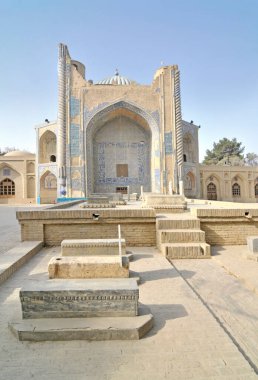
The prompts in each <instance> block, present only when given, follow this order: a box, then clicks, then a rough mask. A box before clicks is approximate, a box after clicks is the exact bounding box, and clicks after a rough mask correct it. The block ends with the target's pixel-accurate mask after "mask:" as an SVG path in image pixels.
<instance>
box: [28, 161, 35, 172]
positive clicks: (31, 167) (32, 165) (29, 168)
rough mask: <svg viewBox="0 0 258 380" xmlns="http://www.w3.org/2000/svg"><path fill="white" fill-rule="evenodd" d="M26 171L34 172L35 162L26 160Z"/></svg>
mask: <svg viewBox="0 0 258 380" xmlns="http://www.w3.org/2000/svg"><path fill="white" fill-rule="evenodd" d="M27 173H35V164H34V162H32V161H29V162H27Z"/></svg>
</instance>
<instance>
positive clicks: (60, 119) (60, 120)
mask: <svg viewBox="0 0 258 380" xmlns="http://www.w3.org/2000/svg"><path fill="white" fill-rule="evenodd" d="M67 51H68V50H67V46H66V45H63V44H59V49H58V115H57V125H58V136H57V164H58V177H59V179H58V189H57V197H58V198H60V197H65V195H66V192H67V189H66V57H67Z"/></svg>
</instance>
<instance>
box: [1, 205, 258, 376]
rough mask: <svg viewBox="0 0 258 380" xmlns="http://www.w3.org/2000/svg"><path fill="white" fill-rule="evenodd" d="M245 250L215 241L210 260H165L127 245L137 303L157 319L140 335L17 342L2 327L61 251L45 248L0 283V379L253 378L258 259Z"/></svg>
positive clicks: (256, 351) (257, 354) (18, 311)
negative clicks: (137, 289) (125, 338)
mask: <svg viewBox="0 0 258 380" xmlns="http://www.w3.org/2000/svg"><path fill="white" fill-rule="evenodd" d="M1 211H2V209H1V208H0V219H1V216H2V215H3V214H1ZM5 215H6V214H5ZM1 223H2V224H0V226H2V225H4V223H3V222H1ZM11 224H12V223H10V224H9V233H10V235H9V236H12V235H11V232H10V231H11V230H12V228H11ZM15 228H16V227H15ZM5 231H7V233H8V228H7V229H6V230H5ZM12 231H13V232H14V230H12ZM14 236H16V235H14ZM245 249H246V247H240V246H238V247H214V248H213V250H212V251H213V256H212V259H211V260H208V259H207V260H175V261H173V262H172V263H169V262H168V261H167V260H166V259H165V258H164V257H163V256H161V255H160V254H159V252H158V250H156V249H155V248H147V247H144V248H131V247H130V250H131V251H132V252H133V253H134V261H132V262H131V263H130V269H131V270H132V271H134V272H137V273H139V275H140V277H141V284H140V302H141V303H142V304H144V305H146V306H147V307H148V308H149V309H150V310H151V312H152V314H153V316H154V321H155V325H154V327H153V329H152V330H151V331H150V332H149V333H148V334H147V335H146V336H145V337H144V338H143V339H141V340H140V341H104V342H87V341H71V342H38V343H32V342H19V341H17V340H16V338H15V337H14V336H13V335H12V334H11V332H10V331H9V329H8V327H7V325H8V322H9V321H11V320H13V319H17V318H21V307H20V302H19V298H18V294H19V290H20V288H21V286H22V285H23V284H25V283H26V282H30V283H31V282H33V281H38V280H39V279H42V278H45V279H46V281H47V264H48V261H49V260H50V258H51V257H53V256H54V255H58V254H59V252H60V248H57V247H56V248H44V249H43V250H42V251H40V252H39V253H38V254H37V255H36V256H35V257H33V258H32V259H31V260H30V261H29V262H28V263H27V264H26V265H25V266H23V267H22V268H21V269H19V270H18V271H17V272H16V273H15V274H14V275H13V276H12V277H11V278H10V279H9V280H7V281H6V282H5V283H4V284H2V285H1V286H0V315H1V319H0V379H1V380H9V379H10V380H16V379H22V380H23V379H24V380H25V379H37V380H38V379H39V380H45V379H50V380H52V379H53V380H61V379H62V380H64V379H65V380H66V379H73V380H85V379H86V380H88V379H92V380H97V379H98V380H102V379H103V380H111V379H112V380H118V379H119V380H123V379H130V380H131V379H132V380H134V379H135V380H136V379H137V380H145V379H148V380H152V379H153V380H154V379H173V380H183V379H184V380H187V379H195V380H202V379H203V380H204V379H209V380H210V379H229V380H240V379H242V380H249V379H250V380H251V379H258V375H257V374H258V370H257V368H258V349H257V348H258V293H257V292H256V289H258V286H257V285H258V281H257V278H258V262H254V261H250V260H246V259H245V258H244V254H245Z"/></svg>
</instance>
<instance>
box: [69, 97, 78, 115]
mask: <svg viewBox="0 0 258 380" xmlns="http://www.w3.org/2000/svg"><path fill="white" fill-rule="evenodd" d="M79 114H80V100H79V99H77V98H75V97H74V96H71V99H70V115H71V117H75V116H77V115H79Z"/></svg>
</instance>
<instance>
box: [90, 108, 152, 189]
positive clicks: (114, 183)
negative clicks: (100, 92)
mask: <svg viewBox="0 0 258 380" xmlns="http://www.w3.org/2000/svg"><path fill="white" fill-rule="evenodd" d="M143 115H144V116H146V115H145V114H144V111H142V110H140V109H138V108H137V107H135V106H133V105H131V104H129V103H126V102H123V101H121V102H118V103H115V104H113V105H112V106H108V107H106V108H104V109H103V110H102V111H100V112H98V113H97V114H96V115H95V116H93V117H92V119H91V120H90V122H89V123H88V125H87V128H86V136H85V137H86V151H87V189H88V193H91V192H97V193H107V192H116V191H118V190H117V189H121V188H126V187H127V186H129V187H130V192H131V193H132V192H137V193H140V189H141V186H143V188H144V191H160V159H159V154H160V153H159V152H160V151H159V137H158V136H159V134H158V128H156V127H157V126H156V125H154V123H153V120H152V119H151V118H150V120H147V117H144V116H143ZM152 153H153V155H155V156H156V159H155V160H152V161H151V155H152Z"/></svg>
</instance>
